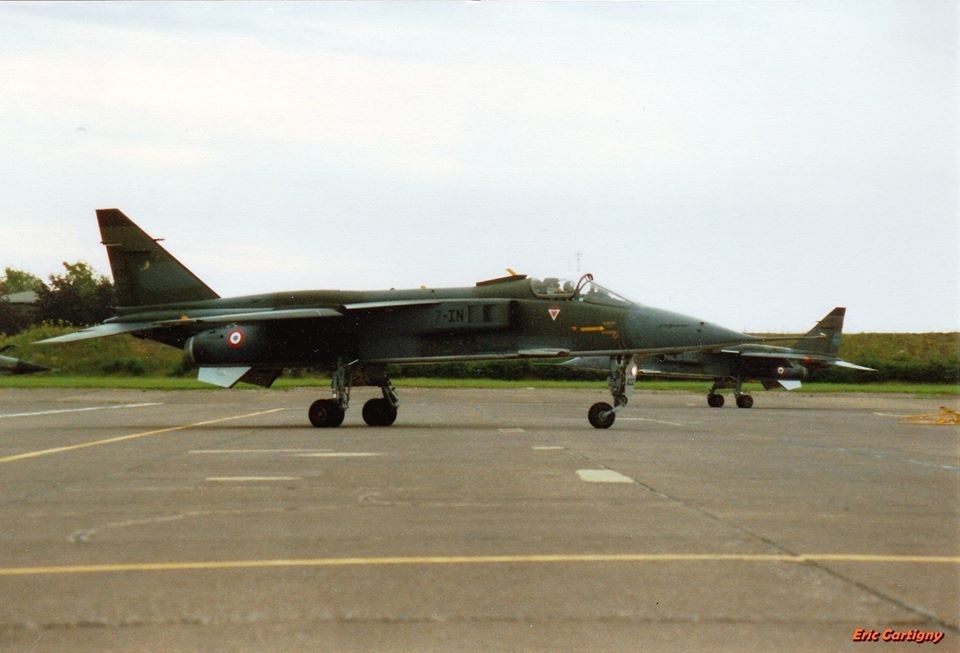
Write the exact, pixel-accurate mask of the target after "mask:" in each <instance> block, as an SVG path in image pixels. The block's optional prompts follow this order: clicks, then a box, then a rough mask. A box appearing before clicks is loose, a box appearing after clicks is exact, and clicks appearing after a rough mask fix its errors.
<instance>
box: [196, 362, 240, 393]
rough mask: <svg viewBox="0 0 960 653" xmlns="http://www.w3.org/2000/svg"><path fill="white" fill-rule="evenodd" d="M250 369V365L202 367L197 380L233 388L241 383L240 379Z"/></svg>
mask: <svg viewBox="0 0 960 653" xmlns="http://www.w3.org/2000/svg"><path fill="white" fill-rule="evenodd" d="M250 369H251V368H249V367H201V368H200V371H199V373H197V380H198V381H200V382H201V383H209V384H210V385H218V386H220V387H221V388H232V387H233V386H235V385H237V384H238V383H240V379H241V378H243V375H244V374H246V373H247V372H249V371H250Z"/></svg>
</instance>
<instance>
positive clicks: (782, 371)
mask: <svg viewBox="0 0 960 653" xmlns="http://www.w3.org/2000/svg"><path fill="white" fill-rule="evenodd" d="M784 372H786V370H785V369H784V368H782V367H778V368H777V374H783V373H784Z"/></svg>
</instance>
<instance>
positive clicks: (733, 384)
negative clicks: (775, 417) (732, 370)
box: [707, 376, 753, 408]
mask: <svg viewBox="0 0 960 653" xmlns="http://www.w3.org/2000/svg"><path fill="white" fill-rule="evenodd" d="M720 388H733V396H735V397H736V398H737V408H753V397H751V396H750V395H748V394H745V393H744V392H743V391H742V388H743V380H742V379H741V378H740V377H739V376H736V377H727V378H725V379H716V380H715V381H714V383H713V387H712V388H710V392H709V393H708V394H707V405H709V406H710V408H722V407H723V395H722V394H719V393H718V392H717V390H719V389H720Z"/></svg>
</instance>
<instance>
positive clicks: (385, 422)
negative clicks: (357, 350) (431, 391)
mask: <svg viewBox="0 0 960 653" xmlns="http://www.w3.org/2000/svg"><path fill="white" fill-rule="evenodd" d="M355 364H356V361H353V362H351V363H345V362H344V361H342V360H339V361H337V367H336V369H335V370H334V371H333V375H332V377H331V379H330V387H331V388H332V390H333V398H332V399H318V400H317V401H315V402H313V403H312V404H310V409H309V410H308V411H307V416H308V417H309V418H310V423H311V424H313V425H314V426H317V427H326V428H329V427H334V426H340V425H341V424H343V418H344V416H345V415H346V413H347V408H348V407H349V406H350V389H351V387H352V386H353V381H354V378H355V377H356V378H357V379H358V380H361V381H363V382H364V383H365V384H366V385H377V386H380V392H382V393H383V397H382V398H377V399H370V400H368V401H367V402H366V403H365V404H364V405H363V412H362V415H363V421H364V422H366V423H367V424H369V425H370V426H390V425H391V424H393V423H394V422H395V421H396V420H397V408H398V407H399V406H400V399H399V397H398V396H397V389H396V388H395V387H393V384H392V383H391V382H390V379H388V378H387V377H386V375H384V373H383V369H382V368H381V369H369V368H367V369H364V368H357V367H355Z"/></svg>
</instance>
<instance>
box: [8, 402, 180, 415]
mask: <svg viewBox="0 0 960 653" xmlns="http://www.w3.org/2000/svg"><path fill="white" fill-rule="evenodd" d="M162 405H163V402H162V401H160V402H151V403H145V404H120V405H117V406H89V407H87V408H61V409H58V410H40V411H37V412H35V413H4V414H0V418H4V417H33V416H34V415H57V414H59V413H85V412H89V411H91V410H116V409H118V408H143V407H144V406H162Z"/></svg>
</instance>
